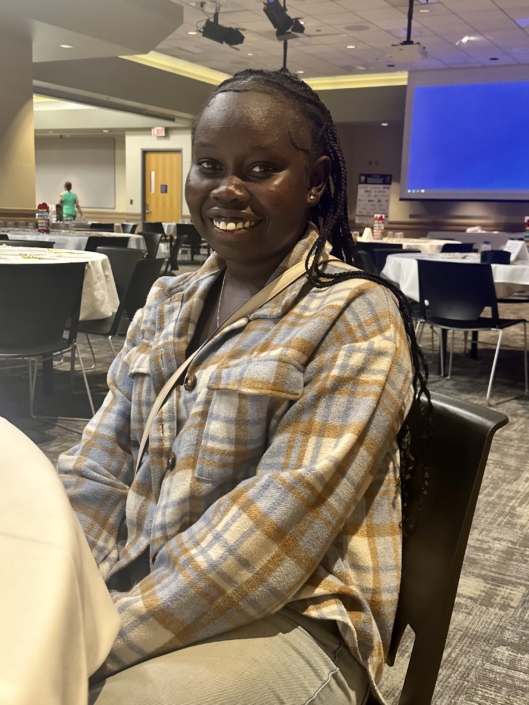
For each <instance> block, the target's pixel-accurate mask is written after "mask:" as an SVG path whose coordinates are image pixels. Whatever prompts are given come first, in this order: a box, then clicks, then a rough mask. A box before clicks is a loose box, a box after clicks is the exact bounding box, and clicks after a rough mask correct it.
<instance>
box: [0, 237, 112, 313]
mask: <svg viewBox="0 0 529 705" xmlns="http://www.w3.org/2000/svg"><path fill="white" fill-rule="evenodd" d="M0 261H1V262H2V263H4V264H5V263H9V264H13V265H16V264H28V263H31V264H34V265H41V266H42V265H46V264H47V263H49V262H86V270H85V276H84V284H83V297H82V300H81V315H80V320H81V321H94V320H97V319H100V318H108V317H109V316H111V315H112V314H113V313H115V312H116V311H117V309H118V306H119V297H118V292H117V289H116V284H115V283H114V276H113V275H112V268H111V266H110V261H109V259H108V257H107V256H106V255H103V254H101V253H99V252H79V251H77V250H73V251H68V250H55V249H53V250H49V249H45V248H40V247H11V246H9V245H2V243H1V242H0Z"/></svg>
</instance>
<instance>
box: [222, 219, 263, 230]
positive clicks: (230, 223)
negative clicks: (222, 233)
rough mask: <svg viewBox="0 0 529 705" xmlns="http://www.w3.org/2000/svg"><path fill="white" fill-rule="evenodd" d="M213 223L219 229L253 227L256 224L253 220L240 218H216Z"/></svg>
mask: <svg viewBox="0 0 529 705" xmlns="http://www.w3.org/2000/svg"><path fill="white" fill-rule="evenodd" d="M213 224H214V226H215V227H216V228H218V229H219V230H242V229H243V228H251V227H253V226H254V225H255V223H252V221H251V220H246V221H243V220H239V221H236V220H235V219H231V220H230V219H228V218H226V219H222V220H221V219H220V218H218V219H215V220H213Z"/></svg>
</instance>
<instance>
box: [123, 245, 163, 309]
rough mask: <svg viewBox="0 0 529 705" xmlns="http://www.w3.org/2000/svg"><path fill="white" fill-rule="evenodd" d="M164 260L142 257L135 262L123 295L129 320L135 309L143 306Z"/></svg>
mask: <svg viewBox="0 0 529 705" xmlns="http://www.w3.org/2000/svg"><path fill="white" fill-rule="evenodd" d="M164 262H165V260H164V259H162V258H159V259H142V260H139V261H138V263H137V264H136V269H135V271H134V276H133V278H132V281H131V283H130V287H129V290H128V291H127V295H126V297H125V311H126V312H127V316H128V318H129V320H130V321H132V319H133V318H134V316H135V314H136V311H138V310H139V309H140V308H143V307H144V306H145V302H146V301H147V296H148V295H149V291H150V290H151V289H152V286H153V284H154V282H155V281H156V280H157V279H158V277H159V276H160V272H161V271H162V267H163V265H164Z"/></svg>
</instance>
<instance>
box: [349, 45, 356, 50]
mask: <svg viewBox="0 0 529 705" xmlns="http://www.w3.org/2000/svg"><path fill="white" fill-rule="evenodd" d="M347 49H356V46H355V45H354V44H348V45H347Z"/></svg>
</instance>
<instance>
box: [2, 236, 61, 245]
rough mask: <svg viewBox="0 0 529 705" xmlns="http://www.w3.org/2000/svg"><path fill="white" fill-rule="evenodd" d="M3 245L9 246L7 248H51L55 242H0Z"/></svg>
mask: <svg viewBox="0 0 529 705" xmlns="http://www.w3.org/2000/svg"><path fill="white" fill-rule="evenodd" d="M2 244H3V245H9V247H53V246H54V245H55V241H51V240H12V239H11V238H9V240H6V241H2Z"/></svg>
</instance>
